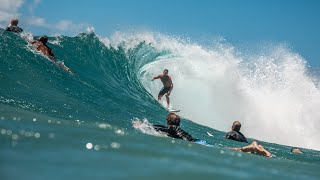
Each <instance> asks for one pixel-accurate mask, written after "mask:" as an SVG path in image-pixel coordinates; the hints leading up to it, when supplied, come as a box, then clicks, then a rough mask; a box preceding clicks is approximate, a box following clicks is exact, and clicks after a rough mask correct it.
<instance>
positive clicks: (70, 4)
mask: <svg viewBox="0 0 320 180" xmlns="http://www.w3.org/2000/svg"><path fill="white" fill-rule="evenodd" d="M0 3H1V6H2V7H0V23H1V24H2V26H4V25H6V24H7V22H8V21H9V19H10V17H15V16H17V17H19V19H20V25H21V26H22V27H23V28H24V29H25V30H27V31H31V32H32V33H34V34H39V35H41V34H49V35H51V34H55V33H58V34H65V35H75V34H76V33H78V32H81V31H82V32H83V31H85V29H86V28H87V27H90V26H93V27H94V28H95V32H96V33H97V34H99V35H101V36H111V35H112V33H113V32H115V31H123V30H128V29H130V30H132V29H147V30H151V31H158V32H161V33H165V34H170V35H177V36H180V35H182V36H184V37H189V38H190V39H191V40H198V39H200V38H203V37H206V36H207V37H211V36H222V37H224V38H225V39H226V40H227V42H229V43H231V44H233V45H235V46H237V45H241V44H246V43H247V44H254V43H260V42H275V43H287V44H288V45H289V46H290V47H291V48H292V49H293V50H294V51H295V52H297V53H299V54H300V55H301V56H302V57H304V58H305V59H306V60H307V61H308V62H309V64H310V65H311V66H313V67H320V50H319V49H320V36H319V32H320V1H317V0H308V1H305V0H281V1H280V0H264V1H262V0H198V1H196V0H108V1H103V0H91V1H87V0H54V1H52V0H0ZM1 17H2V18H1ZM7 19H8V20H7Z"/></svg>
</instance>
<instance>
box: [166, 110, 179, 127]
mask: <svg viewBox="0 0 320 180" xmlns="http://www.w3.org/2000/svg"><path fill="white" fill-rule="evenodd" d="M167 125H175V126H180V116H178V115H176V114H175V113H169V114H168V116H167Z"/></svg>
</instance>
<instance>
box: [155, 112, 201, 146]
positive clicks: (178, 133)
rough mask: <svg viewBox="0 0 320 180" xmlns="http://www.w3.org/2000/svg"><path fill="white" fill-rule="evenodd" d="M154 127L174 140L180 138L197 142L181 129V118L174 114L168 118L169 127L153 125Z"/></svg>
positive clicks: (170, 114)
mask: <svg viewBox="0 0 320 180" xmlns="http://www.w3.org/2000/svg"><path fill="white" fill-rule="evenodd" d="M153 127H154V129H155V130H156V131H161V132H163V133H165V134H167V135H168V136H170V137H173V138H180V139H183V140H187V141H192V142H193V141H196V140H197V139H195V138H193V137H192V136H191V135H190V134H189V133H187V132H185V131H184V130H182V129H181V128H180V116H178V115H177V114H175V113H172V112H171V113H169V114H168V116H167V126H163V125H153Z"/></svg>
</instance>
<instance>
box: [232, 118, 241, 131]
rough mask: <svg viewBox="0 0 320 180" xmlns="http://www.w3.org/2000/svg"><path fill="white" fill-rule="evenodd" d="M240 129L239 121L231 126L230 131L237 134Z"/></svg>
mask: <svg viewBox="0 0 320 180" xmlns="http://www.w3.org/2000/svg"><path fill="white" fill-rule="evenodd" d="M240 128H241V123H240V122H239V121H235V122H233V124H232V130H233V131H237V132H239V131H240Z"/></svg>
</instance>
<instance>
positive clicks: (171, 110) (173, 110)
mask: <svg viewBox="0 0 320 180" xmlns="http://www.w3.org/2000/svg"><path fill="white" fill-rule="evenodd" d="M168 110H169V111H170V112H180V109H168Z"/></svg>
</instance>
